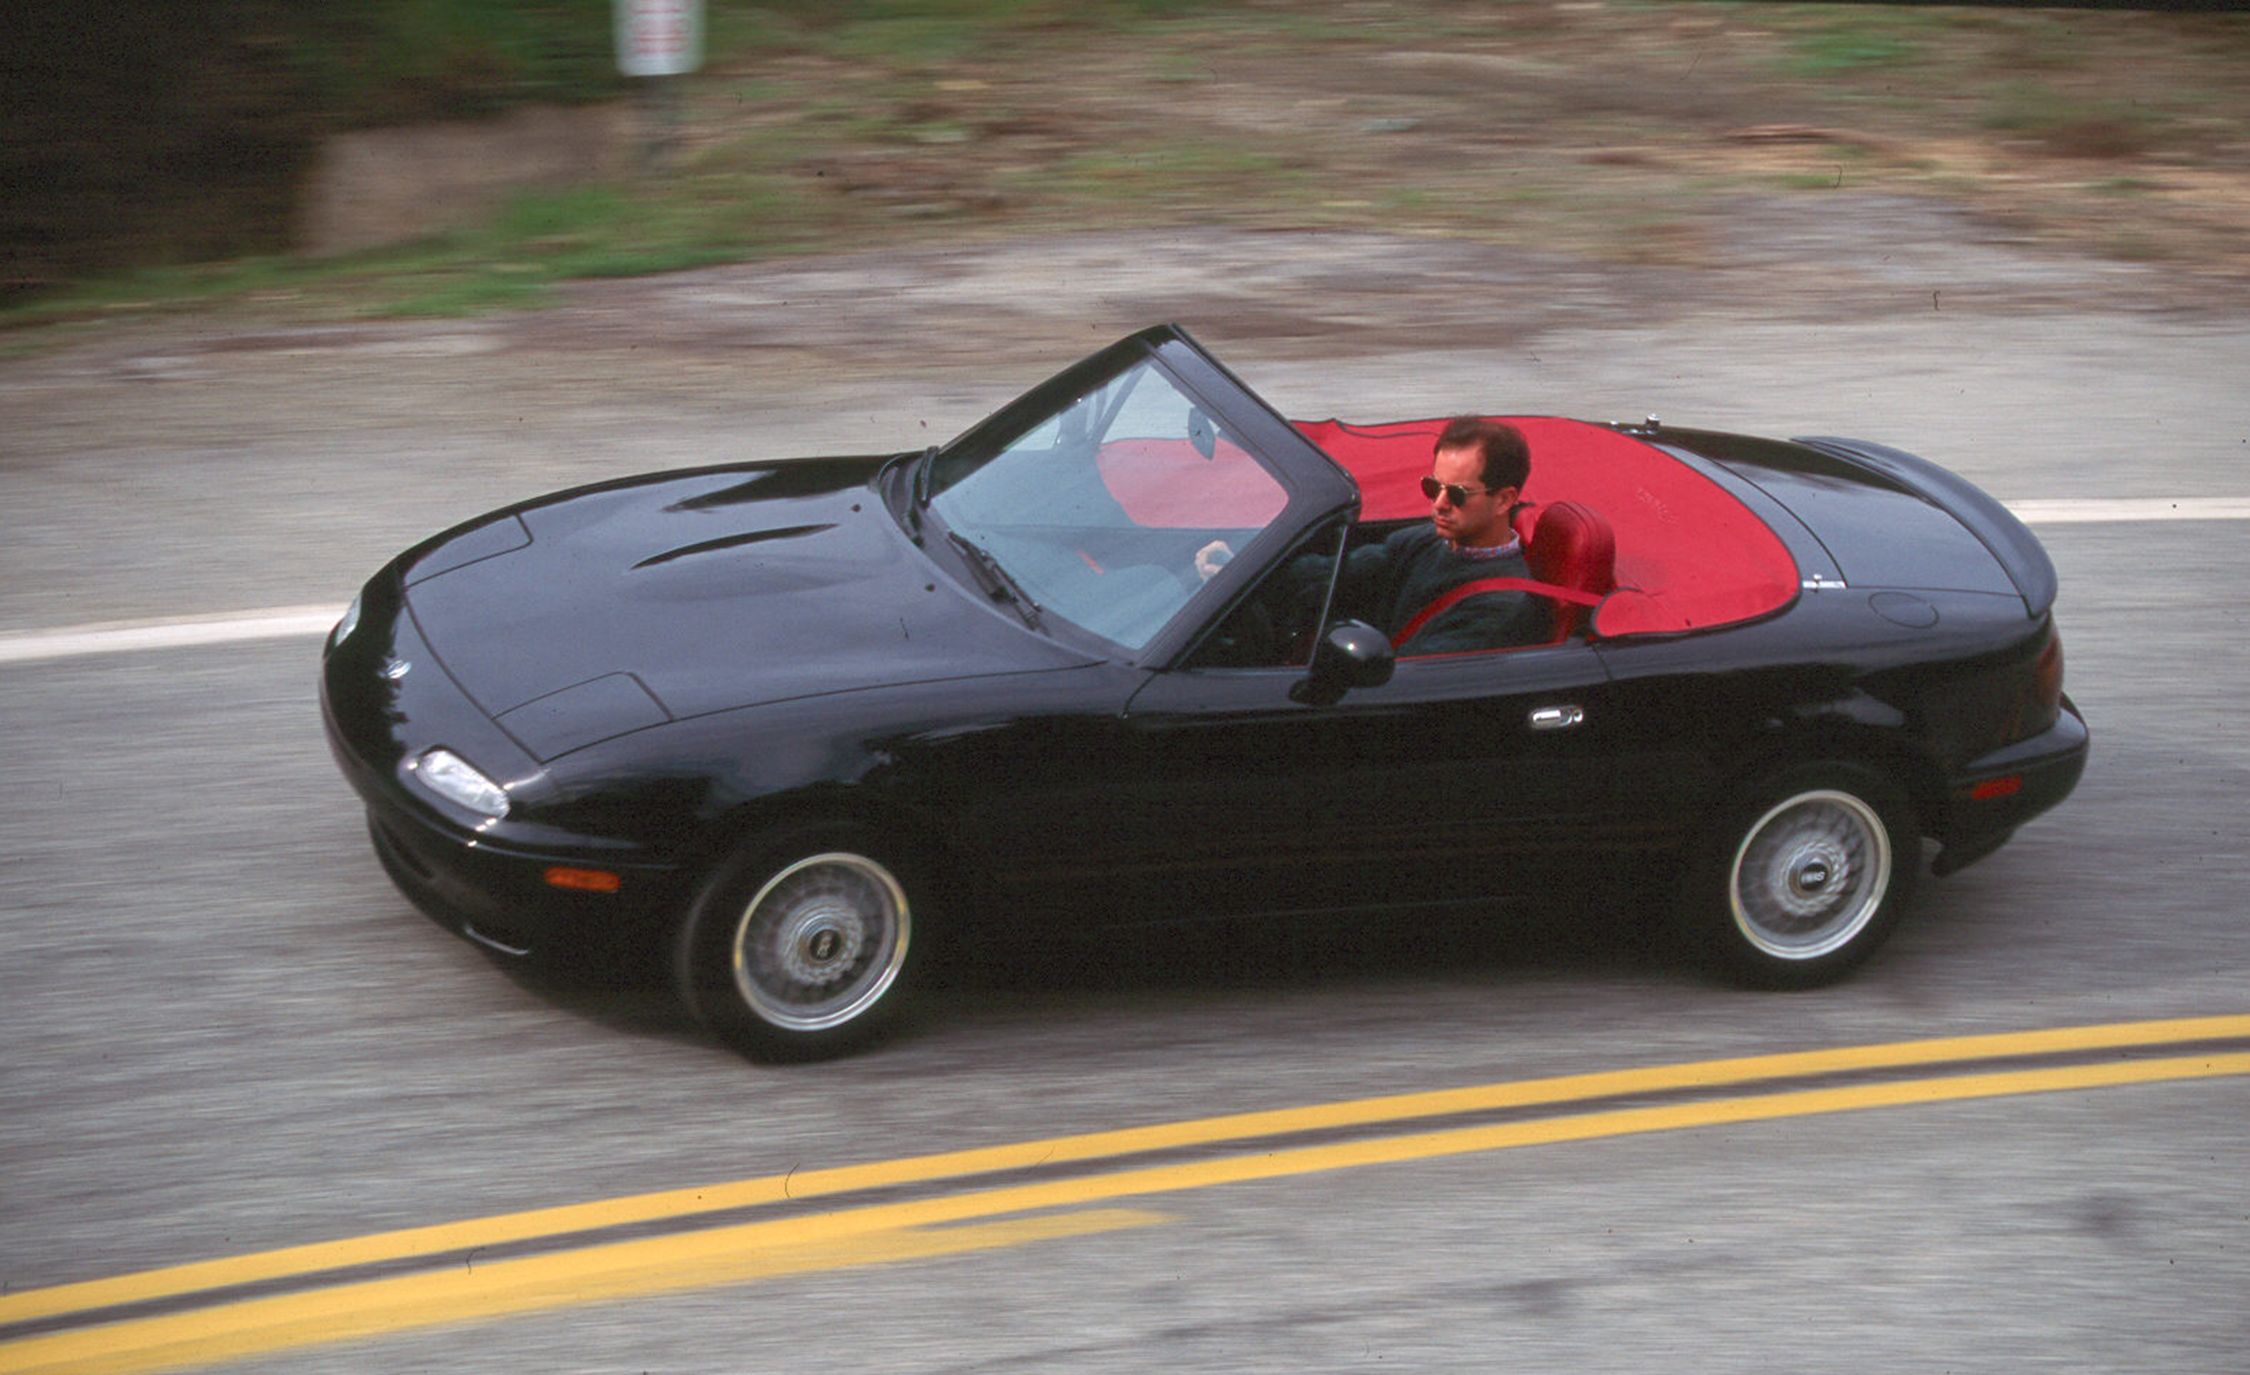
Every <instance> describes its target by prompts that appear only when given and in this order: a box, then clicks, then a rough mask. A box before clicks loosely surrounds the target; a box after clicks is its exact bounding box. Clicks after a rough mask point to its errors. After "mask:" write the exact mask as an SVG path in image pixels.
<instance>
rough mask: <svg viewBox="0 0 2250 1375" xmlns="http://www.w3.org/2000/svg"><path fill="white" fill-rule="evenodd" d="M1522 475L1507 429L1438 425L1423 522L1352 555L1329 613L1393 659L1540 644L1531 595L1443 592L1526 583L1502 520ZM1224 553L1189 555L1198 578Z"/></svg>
mask: <svg viewBox="0 0 2250 1375" xmlns="http://www.w3.org/2000/svg"><path fill="white" fill-rule="evenodd" d="M1530 476H1531V448H1530V445H1529V444H1527V443H1526V442H1525V440H1524V437H1523V432H1522V431H1521V430H1518V429H1517V428H1516V427H1515V426H1513V425H1509V424H1506V423H1504V422H1501V421H1497V420H1486V419H1484V418H1483V417H1481V416H1474V415H1463V416H1456V417H1454V418H1453V419H1451V420H1449V421H1447V422H1446V425H1445V428H1444V429H1443V430H1442V431H1440V432H1439V434H1438V437H1437V443H1436V445H1435V446H1434V449H1433V453H1432V457H1431V461H1430V473H1429V475H1428V476H1427V477H1424V478H1423V479H1422V494H1423V495H1424V496H1426V497H1428V498H1429V500H1430V522H1429V524H1427V525H1412V526H1408V527H1407V528H1406V529H1403V530H1400V531H1398V532H1396V533H1395V534H1393V535H1392V536H1391V537H1390V538H1388V539H1386V540H1384V541H1383V542H1382V543H1381V544H1377V545H1369V546H1367V547H1366V548H1363V549H1356V550H1353V551H1352V553H1351V555H1350V558H1349V561H1348V562H1347V563H1346V565H1345V567H1344V578H1343V584H1342V587H1341V589H1340V593H1341V596H1340V600H1339V602H1338V605H1339V606H1340V607H1341V608H1344V609H1346V610H1347V611H1348V612H1349V613H1352V614H1358V615H1363V616H1365V617H1367V618H1368V619H1369V620H1371V621H1373V622H1374V623H1375V624H1376V625H1378V626H1380V627H1381V628H1382V630H1383V632H1384V633H1385V634H1387V635H1389V636H1391V638H1392V642H1393V643H1394V644H1396V645H1397V646H1398V649H1399V652H1400V653H1402V654H1448V653H1460V652H1463V651H1467V650H1480V649H1501V648H1505V647H1508V646H1511V645H1524V644H1536V643H1538V642H1539V641H1541V640H1544V639H1546V638H1547V631H1548V628H1549V624H1550V616H1551V613H1550V612H1549V610H1548V608H1547V605H1546V603H1545V602H1543V601H1542V600H1540V599H1539V598H1538V597H1536V596H1534V595H1532V594H1531V593H1528V592H1522V591H1495V592H1483V593H1477V594H1474V595H1469V596H1464V597H1461V598H1459V599H1458V600H1454V601H1451V602H1447V601H1446V594H1447V593H1449V592H1453V591H1454V590H1455V589H1457V588H1460V587H1462V586H1464V585H1466V584H1469V583H1475V582H1482V581H1483V580H1485V579H1487V578H1527V579H1528V578H1529V577H1530V576H1531V571H1530V568H1529V566H1528V565H1527V564H1526V563H1525V561H1524V552H1523V541H1522V540H1521V539H1519V538H1517V536H1516V532H1515V527H1514V526H1513V525H1512V524H1511V523H1510V520H1509V515H1510V512H1511V511H1512V510H1513V508H1514V507H1515V505H1516V501H1517V498H1518V497H1519V496H1521V494H1522V492H1523V485H1524V483H1525V481H1527V480H1528V479H1529V478H1530ZM1231 552H1232V551H1231V550H1229V549H1227V547H1226V545H1225V544H1224V543H1223V542H1221V541H1213V542H1212V543H1211V544H1209V545H1206V546H1204V548H1203V549H1202V550H1200V551H1198V553H1197V554H1196V560H1195V562H1196V570H1197V572H1199V573H1200V574H1201V575H1202V576H1203V577H1205V578H1209V577H1210V576H1211V575H1212V574H1214V573H1216V572H1217V571H1218V568H1219V566H1220V565H1221V564H1223V563H1224V562H1225V559H1226V556H1227V555H1228V554H1231ZM1296 571H1297V570H1296V569H1295V568H1292V569H1291V572H1292V574H1294V573H1296ZM1324 571H1325V564H1324V561H1318V560H1315V561H1313V562H1312V563H1309V564H1308V566H1307V568H1306V572H1307V573H1308V574H1312V575H1315V576H1317V575H1318V574H1319V573H1320V572H1324Z"/></svg>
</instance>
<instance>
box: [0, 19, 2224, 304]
mask: <svg viewBox="0 0 2250 1375" xmlns="http://www.w3.org/2000/svg"><path fill="white" fill-rule="evenodd" d="M709 6H710V16H709V23H708V41H707V61H706V64H705V67H704V69H703V71H701V72H699V73H698V74H696V75H695V76H693V77H690V78H686V79H684V81H682V82H681V83H680V85H679V88H678V89H679V90H680V91H681V93H682V94H681V100H680V108H679V111H678V114H677V125H676V130H675V132H676V139H675V143H674V146H673V149H672V152H671V155H670V156H669V158H668V159H667V165H666V166H665V167H664V168H663V169H662V170H660V171H655V172H651V173H646V174H643V175H639V176H631V177H620V178H615V179H611V180H607V181H592V182H589V183H587V184H584V185H579V186H574V187H569V188H564V189H559V190H549V191H539V192H529V193H525V194H522V195H520V196H518V197H516V198H515V199H514V200H513V201H511V202H510V203H509V204H508V205H506V206H505V207H504V208H502V209H501V210H500V211H499V212H498V213H497V214H496V215H494V216H492V217H491V218H490V219H488V220H487V221H485V222H483V223H480V224H477V225H474V226H471V227H468V228H464V229H460V230H456V231H453V232H450V233H446V234H442V235H438V236H434V237H431V238H429V239H425V240H422V241H420V242H416V243H413V244H409V245H404V246H401V247H397V248H391V249H384V250H379V251H372V252H366V253H361V254H356V255H352V256H349V257H344V258H336V259H325V260H319V261H312V260H306V259H302V258H299V257H294V256H291V255H290V254H289V253H288V252H287V251H286V250H287V240H286V235H287V232H288V224H289V216H290V204H291V198H292V197H293V195H294V194H295V190H296V186H297V183H298V181H299V179H300V178H301V177H302V175H303V172H304V169H305V166H306V164H307V161H308V159H309V158H310V156H311V152H312V149H313V148H314V146H315V145H316V143H317V141H318V140H319V139H320V138H322V137H325V136H327V135H329V134H332V133H334V132H337V131H339V130H345V129H354V128H365V127H371V126H381V125H387V124H397V123H404V122H411V121H417V120H428V119H440V118H445V119H457V118H470V117H476V116H480V115H486V114H491V113H494V112H496V111H498V110H501V109H504V108H507V107H509V106H513V105H517V104H522V103H536V102H586V101H625V100H630V99H631V98H632V92H631V91H630V90H629V89H628V87H629V86H630V84H631V83H628V82H626V81H625V80H624V79H622V78H620V77H618V76H617V75H616V70H615V64H614V59H613V55H612V51H611V46H610V45H611V23H612V14H611V3H610V0H330V2H329V3H326V4H320V5H309V4H304V3H301V0H112V3H111V4H109V5H105V6H95V7H78V6H62V5H59V4H55V5H44V6H35V7H34V12H35V14H37V15H39V16H43V17H39V18H35V19H33V20H32V21H31V22H32V27H33V28H34V30H35V32H34V33H33V34H32V35H31V39H32V41H31V42H30V43H28V44H18V45H16V49H15V51H16V56H15V57H14V58H12V59H10V58H0V62H10V63H12V64H13V65H14V66H15V68H16V70H15V71H14V72H10V71H7V70H4V69H0V78H9V79H13V78H16V77H21V76H23V75H25V73H26V71H27V70H29V71H30V75H31V76H32V78H33V79H32V80H31V81H30V82H29V84H23V83H21V82H18V83H17V88H18V89H19V90H23V91H27V92H30V93H31V94H32V98H31V99H29V100H26V101H23V102H21V103H22V104H23V105H25V106H26V107H28V108H27V114H26V117H25V118H23V119H21V120H19V124H20V125H21V126H22V135H21V136H13V135H12V136H11V137H10V139H9V140H8V142H7V152H6V154H5V157H6V161H5V163H4V164H0V193H4V194H5V203H6V205H7V209H6V210H5V211H0V214H4V215H5V222H4V225H0V228H4V230H5V236H6V237H5V242H6V245H7V248H6V252H7V258H6V263H5V269H4V271H0V276H5V278H6V279H7V281H8V283H9V285H10V286H12V287H13V288H14V290H12V291H10V292H8V293H6V295H7V296H9V297H12V298H13V300H12V302H11V303H10V304H9V305H8V306H7V307H6V310H5V313H4V314H0V323H5V324H13V325H26V324H35V323H40V322H44V321H49V320H56V319H84V318H102V317H107V316H112V315H115V314H118V313H124V312H140V311H144V310H151V309H164V308H168V307H172V306H177V305H182V304H190V303H196V302H203V301H210V300H214V299H223V300H230V301H239V302H245V303H247V304H248V305H250V306H251V307H252V308H255V309H260V310H267V311H273V312H279V313H282V314H288V315H294V316H313V317H335V316H339V315H353V314H409V315H413V314H436V315H447V314H465V313H474V312H479V311H484V310H490V309H496V308H505V307H512V306H522V305H533V304H537V303H538V302H539V301H541V300H542V299H545V298H546V297H547V296H548V295H549V293H550V292H551V291H552V290H553V289H554V287H555V286H556V284H558V283H562V282H566V281H569V280H573V279H578V278H586V277H599V276H621V275H634V274H641V273H651V272H662V271H669V270H676V269H680V268H686V267H694V266H700V265H706V264H711V263H718V262H726V261H735V260H742V259H748V258H757V257H766V256H774V255H780V254H789V253H800V252H807V251H815V250H834V249H837V248H841V247H851V248H880V247H892V246H899V245H921V246H926V245H933V244H962V243H970V242H974V241H976V240H978V239H980V238H990V237H998V236H1009V235H1021V234H1026V233H1042V232H1059V231H1069V230H1083V229H1100V228H1111V227H1121V226H1128V225H1139V226H1146V225H1163V224H1228V225H1239V226H1243V227H1257V228H1325V229H1369V230H1380V231H1385V232H1404V233H1418V234H1432V235H1465V236H1473V237H1477V238H1481V239H1487V240H1492V241H1498V242H1507V243H1521V244H1524V245H1527V246H1539V247H1546V248H1555V247H1567V248H1569V249H1571V250H1574V251H1578V252H1583V253H1588V254H1592V255H1595V256H1597V257H1602V258H1607V259H1612V260H1618V261H1627V262H1635V261H1638V262H1659V263H1673V264H1688V265H1692V264H1694V263H1695V262H1697V261H1700V260H1704V259H1705V258H1707V257H1708V255H1709V254H1711V253H1712V252H1713V251H1714V247H1713V245H1714V242H1715V240H1714V234H1715V228H1714V227H1715V226H1716V225H1718V224H1719V223H1720V222H1721V221H1722V220H1723V218H1724V217H1725V216H1726V215H1728V214H1732V213H1738V212H1739V207H1740V206H1741V205H1742V204H1743V203H1744V200H1743V198H1744V197H1758V196H1776V195H1780V196H1818V195H1821V194H1826V193H1831V192H1834V191H1837V190H1840V189H1845V188H1849V189H1851V190H1854V191H1862V192H1864V191H1876V192H1883V193H1889V194H1900V195H1919V196H1935V197H1941V198H1945V199H1948V200H1951V201H1955V202H1958V203H1961V204H1963V205H1965V206H1967V207H1968V208H1970V209H1971V210H1973V211H1975V212H1977V213H1978V214H1980V215H1982V216H1984V217H1985V218H1986V219H1987V221H1988V222H1989V223H1991V224H1992V225H1994V226H1996V227H1997V228H1998V229H1999V230H2000V231H2001V232H2003V233H2005V234H2008V235H2012V236H2015V237H2020V238H2023V239H2027V240H2034V241H2044V242H2052V243H2057V244H2063V245H2068V246H2070V247H2074V248H2078V249H2085V250H2091V251H2094V252H2096V253H2104V254H2110V255H2113V256H2118V257H2124V258H2133V259H2141V260H2157V261H2163V262H2166V263H2171V264H2176V265H2178V266H2179V267H2181V268H2182V269H2183V270H2185V271H2191V272H2196V273H2203V274H2210V275H2213V276H2215V277H2218V278H2224V279H2226V280H2228V281H2232V282H2237V283H2241V282H2250V233H2246V226H2250V83H2245V82H2243V81H2242V80H2241V78H2242V75H2243V74H2244V73H2245V72H2250V15H2241V14H2169V13H2163V12H2155V11H2128V12H2097V11H2083V10H2064V11H2029V10H2019V9H2013V8H1955V7H1935V6H1911V7H1886V6H1874V5H1795V4H1770V3H1717V2H1716V0H1708V2H1704V3H1695V2H1692V0H1673V2H1670V3H1667V2H1665V0H1516V2H1515V3H1502V4H1495V3H1482V2H1479V3H1471V2H1470V0H1422V2H1418V3H1406V2H1405V0H1398V2H1397V3H1390V2H1387V0H1104V3H1099V4H1087V3H1084V2H1083V0H709ZM65 11H67V14H65ZM19 22H21V21H20V20H19ZM42 26H44V27H43V29H42ZM27 53H28V54H31V56H29V57H27V56H26V55H25V54H27ZM27 63H29V64H31V67H32V68H36V70H31V69H30V68H27V67H26V64H27ZM89 226H92V227H95V229H90V228H89ZM97 230H98V232H96V231H97Z"/></svg>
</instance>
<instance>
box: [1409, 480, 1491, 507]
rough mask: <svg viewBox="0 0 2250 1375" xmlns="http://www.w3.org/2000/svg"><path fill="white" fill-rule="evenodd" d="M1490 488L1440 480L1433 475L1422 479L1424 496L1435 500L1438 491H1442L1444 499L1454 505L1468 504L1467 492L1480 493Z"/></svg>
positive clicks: (1488, 490)
mask: <svg viewBox="0 0 2250 1375" xmlns="http://www.w3.org/2000/svg"><path fill="white" fill-rule="evenodd" d="M1492 490H1493V489H1492V488H1490V487H1475V488H1471V487H1464V486H1462V485H1461V484H1460V483H1458V482H1440V481H1438V480H1437V479H1436V478H1434V477H1426V478H1423V479H1422V495H1423V496H1424V497H1425V498H1427V499H1429V500H1431V501H1436V500H1437V499H1438V493H1440V492H1443V493H1445V499H1446V500H1447V501H1449V502H1451V503H1453V504H1454V505H1455V506H1466V505H1468V504H1469V493H1470V492H1472V491H1474V492H1477V493H1479V494H1482V493H1485V492H1490V491H1492Z"/></svg>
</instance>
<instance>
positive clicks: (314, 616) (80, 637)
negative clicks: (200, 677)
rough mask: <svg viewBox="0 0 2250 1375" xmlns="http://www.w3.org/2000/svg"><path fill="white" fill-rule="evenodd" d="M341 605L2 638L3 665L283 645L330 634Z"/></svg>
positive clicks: (116, 624) (100, 624) (271, 609)
mask: <svg viewBox="0 0 2250 1375" xmlns="http://www.w3.org/2000/svg"><path fill="white" fill-rule="evenodd" d="M343 614H344V608H343V607H341V606H276V607H269V608H267V609H266V610H263V611H227V612H222V613H220V614H218V615H215V616H173V617H170V618H168V619H165V620H157V621H102V622H98V623H96V624H92V625H72V626H63V627H61V628H59V629H55V630H18V631H9V632H7V633H5V634H0V664H5V663H26V662H30V661H33V660H38V659H68V658H73V657H75V656H77V655H80V654H120V653H130V652H132V651H135V650H142V649H175V648H178V647H179V646H182V645H224V644H235V643H238V642H240V641H243V640H278V639H285V638H288V637H289V636H293V635H325V634H327V633H328V629H329V627H331V626H333V625H335V624H336V618H337V617H339V616H341V615H343Z"/></svg>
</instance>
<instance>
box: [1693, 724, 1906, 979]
mask: <svg viewBox="0 0 2250 1375" xmlns="http://www.w3.org/2000/svg"><path fill="white" fill-rule="evenodd" d="M1738 796H1739V798H1740V801H1738V802H1736V803H1733V804H1731V805H1729V806H1728V807H1726V808H1725V809H1723V811H1722V812H1721V813H1720V815H1719V817H1718V818H1717V819H1716V820H1715V821H1714V823H1713V824H1712V825H1711V826H1710V827H1709V828H1708V829H1707V830H1706V831H1705V832H1704V834H1703V836H1702V837H1701V839H1700V840H1699V841H1698V842H1697V847H1696V851H1695V854H1694V855H1693V856H1692V857H1691V860H1690V866H1689V871H1688V877H1687V884H1686V888H1685V891H1684V892H1683V894H1682V898H1683V901H1682V910H1681V913H1680V916H1681V920H1682V922H1683V924H1684V933H1685V934H1686V936H1687V937H1688V939H1689V941H1690V943H1691V944H1692V945H1693V946H1694V947H1695V948H1696V949H1697V950H1698V951H1699V952H1700V953H1701V954H1702V955H1703V956H1704V958H1705V959H1706V961H1707V962H1708V963H1710V964H1711V965H1713V966H1714V967H1716V968H1717V969H1718V970H1719V971H1720V972H1721V973H1724V974H1726V975H1728V976H1730V977H1732V978H1734V979H1736V980H1738V981H1740V982H1743V983H1747V984H1753V985H1756V986H1758V987H1762V988H1813V987H1817V986H1819V985H1821V984H1826V983H1832V982H1834V981H1835V980H1837V979H1839V978H1842V977H1843V976H1844V975H1845V974H1847V973H1849V972H1850V971H1851V970H1853V969H1854V968H1856V967H1858V966H1859V965H1860V964H1861V963H1862V962H1864V961H1865V960H1866V959H1867V957H1868V956H1870V955H1872V954H1874V953H1875V951H1876V949H1877V948H1878V947H1880V946H1881V945H1882V943H1883V942H1884V941H1885V940H1886V939H1888V938H1889V936H1890V934H1891V930H1892V928H1893V927H1895V926H1896V925H1897V924H1898V919H1899V915H1900V913H1901V912H1902V911H1903V910H1904V908H1905V906H1906V903H1907V900H1908V898H1909V896H1910V895H1911V894H1912V892H1913V889H1914V879H1915V876H1916V873H1917V871H1918V870H1919V869H1920V867H1921V856H1922V844H1921V838H1920V834H1919V832H1918V831H1917V830H1916V828H1915V825H1914V814H1913V811H1912V809H1911V808H1910V807H1909V806H1908V805H1907V802H1906V797H1905V795H1904V794H1903V793H1902V792H1901V791H1900V789H1899V787H1898V785H1897V784H1895V783H1893V782H1892V781H1891V780H1890V779H1889V778H1888V777H1886V776H1884V775H1883V774H1881V773H1879V772H1877V771H1875V770H1874V769H1871V768H1868V767H1866V766H1864V765H1861V764H1855V763H1847V762H1842V761H1827V762H1818V763H1807V764H1798V765H1794V766H1791V767H1789V768H1785V769H1781V770H1778V771H1776V772H1774V773H1770V774H1767V775H1765V776H1763V777H1762V778H1759V779H1757V780H1755V781H1754V782H1752V783H1751V784H1750V785H1749V786H1748V787H1747V788H1745V789H1743V790H1742V791H1741V792H1740V793H1739V794H1738Z"/></svg>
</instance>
